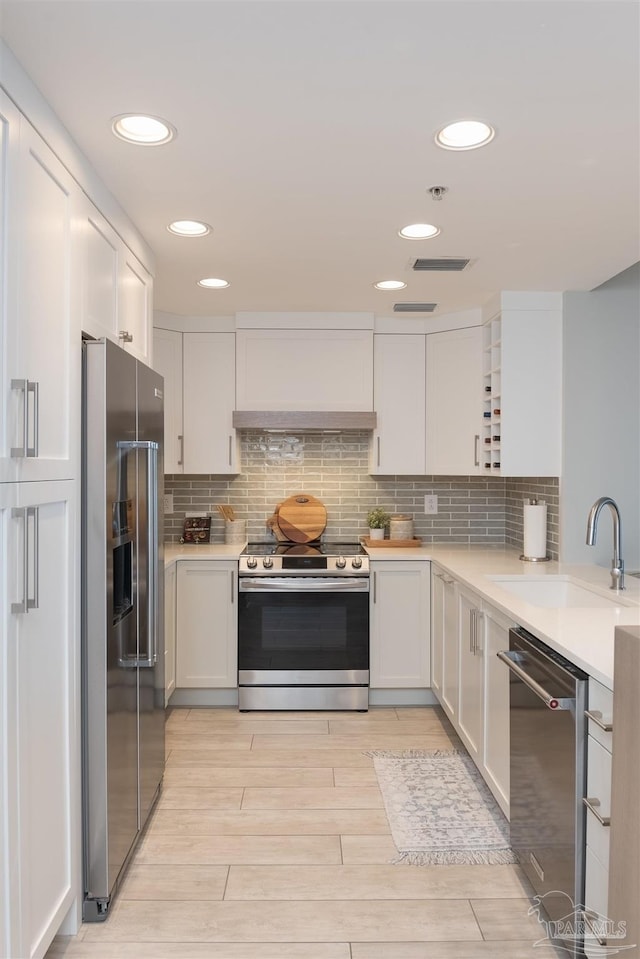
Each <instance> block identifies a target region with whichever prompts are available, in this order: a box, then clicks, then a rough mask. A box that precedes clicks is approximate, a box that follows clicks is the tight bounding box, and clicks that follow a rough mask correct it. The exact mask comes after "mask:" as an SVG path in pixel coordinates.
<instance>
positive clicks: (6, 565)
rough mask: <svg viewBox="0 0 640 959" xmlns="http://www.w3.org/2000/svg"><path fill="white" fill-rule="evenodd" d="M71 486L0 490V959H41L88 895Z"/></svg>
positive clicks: (53, 484)
mask: <svg viewBox="0 0 640 959" xmlns="http://www.w3.org/2000/svg"><path fill="white" fill-rule="evenodd" d="M75 509H76V504H75V484H74V482H73V481H64V482H55V481H54V482H50V483H22V484H18V485H12V484H5V485H4V486H0V559H1V562H0V568H1V569H2V582H1V585H2V597H3V608H2V615H1V617H0V653H1V659H0V662H1V665H0V675H1V679H0V687H1V689H0V705H1V706H2V710H1V712H0V766H1V768H2V772H1V777H0V782H1V784H2V801H1V802H0V832H1V833H2V834H3V837H4V843H5V848H4V850H3V852H4V860H3V871H2V873H0V918H1V919H2V921H1V922H0V956H3V957H7V959H17V957H20V959H32V957H34V959H35V957H38V959H39V957H42V956H43V955H44V954H45V953H46V951H47V948H48V946H49V944H50V943H51V941H52V939H53V937H54V935H55V934H56V932H57V931H58V929H59V927H60V924H61V922H62V920H63V919H64V917H65V915H66V913H67V912H68V911H69V909H70V907H71V906H72V904H73V902H74V899H75V896H76V894H77V892H78V888H77V884H78V883H79V861H80V857H79V847H78V840H79V837H78V836H77V835H76V823H77V821H78V816H79V800H80V783H79V779H78V775H77V773H78V757H79V722H80V717H79V664H78V660H77V647H78V642H77V628H78V623H77V620H76V614H75V606H76V602H77V597H78V576H77V568H78V564H77V555H78V542H77V536H76V527H75V515H76V513H75Z"/></svg>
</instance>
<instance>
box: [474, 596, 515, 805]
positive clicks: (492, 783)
mask: <svg viewBox="0 0 640 959" xmlns="http://www.w3.org/2000/svg"><path fill="white" fill-rule="evenodd" d="M482 615H483V624H484V630H483V633H484V708H483V712H484V739H483V757H482V772H483V776H484V778H485V780H486V782H487V784H488V786H489V788H490V789H491V792H492V793H493V795H494V796H495V797H496V799H497V800H498V804H499V805H500V806H501V808H502V811H503V812H504V813H505V815H507V816H508V815H509V796H510V792H509V789H510V787H509V780H510V776H509V766H510V748H509V745H510V735H509V723H510V717H509V670H508V668H507V666H506V665H505V664H504V663H503V662H501V661H500V660H499V659H498V656H497V654H498V653H499V652H501V651H504V650H507V649H509V629H510V628H511V626H513V625H514V623H513V621H512V620H509V619H507V617H506V616H504V615H503V614H502V613H501V612H500V611H499V610H497V609H494V608H493V607H492V606H489V605H488V604H487V603H485V602H483V603H482Z"/></svg>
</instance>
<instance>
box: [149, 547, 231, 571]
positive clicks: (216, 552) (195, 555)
mask: <svg viewBox="0 0 640 959" xmlns="http://www.w3.org/2000/svg"><path fill="white" fill-rule="evenodd" d="M245 545H246V544H245V543H167V544H166V545H165V547H164V566H165V569H166V568H167V567H168V566H172V565H173V563H175V562H176V561H177V560H179V559H230V560H234V559H238V557H239V556H240V553H241V552H242V550H243V549H244V548H245Z"/></svg>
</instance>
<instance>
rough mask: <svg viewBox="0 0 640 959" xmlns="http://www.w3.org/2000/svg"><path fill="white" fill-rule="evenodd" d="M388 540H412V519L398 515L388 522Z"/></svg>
mask: <svg viewBox="0 0 640 959" xmlns="http://www.w3.org/2000/svg"><path fill="white" fill-rule="evenodd" d="M389 539H413V517H412V516H404V515H402V514H398V515H396V516H392V517H391V520H390V522H389Z"/></svg>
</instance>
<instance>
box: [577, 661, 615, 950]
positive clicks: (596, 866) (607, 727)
mask: <svg viewBox="0 0 640 959" xmlns="http://www.w3.org/2000/svg"><path fill="white" fill-rule="evenodd" d="M612 716H613V693H612V691H611V690H610V689H607V688H606V687H605V686H603V685H602V684H601V683H599V682H597V681H596V680H595V679H591V678H590V679H589V735H588V737H587V800H586V801H587V848H586V857H585V894H584V905H585V911H586V917H585V919H586V925H587V930H590V929H591V930H592V931H591V932H589V931H588V932H587V936H586V939H585V954H586V955H587V956H588V957H589V959H591V957H595V956H601V955H602V946H603V945H606V942H603V941H602V939H603V937H602V936H598V932H599V931H600V932H602V930H598V929H597V927H593V926H590V923H593V922H594V921H596V922H597V920H598V918H604V917H607V916H608V905H609V892H608V887H609V844H610V835H611V829H610V826H609V823H610V820H611V758H612V743H613V740H612ZM604 938H605V939H606V937H604ZM599 939H600V940H601V941H599ZM610 945H615V942H612V943H610Z"/></svg>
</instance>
